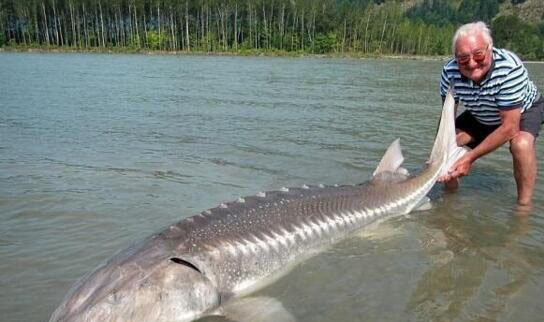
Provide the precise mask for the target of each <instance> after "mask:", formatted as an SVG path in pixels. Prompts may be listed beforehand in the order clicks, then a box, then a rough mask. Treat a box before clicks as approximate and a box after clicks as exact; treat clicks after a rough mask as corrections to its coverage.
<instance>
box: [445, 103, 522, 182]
mask: <svg viewBox="0 0 544 322" xmlns="http://www.w3.org/2000/svg"><path fill="white" fill-rule="evenodd" d="M500 115H501V122H502V123H501V125H500V126H499V127H498V128H496V129H495V131H493V132H491V134H489V135H488V136H487V137H486V138H485V139H484V140H483V141H482V142H481V143H480V144H478V146H476V147H475V148H474V149H473V150H472V151H469V152H467V153H466V154H465V155H464V156H463V157H462V158H461V159H459V160H457V162H455V164H454V165H453V166H452V168H451V169H450V171H449V174H448V175H446V176H445V177H443V178H441V180H440V181H449V180H451V179H454V178H457V177H462V176H466V175H468V173H469V172H470V168H471V166H472V163H474V161H476V160H477V159H479V158H481V157H482V156H484V155H486V154H488V153H489V152H492V151H494V150H495V149H497V148H498V147H500V146H501V145H503V144H504V143H506V142H508V141H510V140H511V139H513V138H514V137H516V136H517V135H518V134H519V121H520V119H521V108H513V109H509V110H506V111H502V112H501V113H500Z"/></svg>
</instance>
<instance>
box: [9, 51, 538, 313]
mask: <svg viewBox="0 0 544 322" xmlns="http://www.w3.org/2000/svg"><path fill="white" fill-rule="evenodd" d="M441 65H442V62H440V61H414V60H355V59H346V60H344V59H283V58H245V57H191V56H187V57H169V56H124V55H115V56H113V55H90V54H77V55H76V54H73V55H72V54H54V55H50V54H12V53H0V222H1V225H0V289H1V290H2V291H1V292H0V316H1V318H0V320H2V321H5V322H12V321H25V322H33V321H36V322H38V321H47V320H48V318H49V316H50V314H51V313H52V311H53V310H54V309H55V307H56V306H57V305H58V304H59V303H60V301H61V299H62V297H63V296H64V294H65V293H66V292H67V290H68V288H69V287H70V285H71V284H72V283H73V282H74V281H75V280H76V279H78V278H79V277H81V276H82V275H83V274H84V273H85V272H87V271H89V270H91V269H93V268H94V267H96V266H97V265H98V264H99V263H100V262H101V261H102V260H104V259H106V258H108V257H110V256H111V255H112V254H113V253H114V252H116V251H117V250H119V249H120V248H123V247H126V246H128V245H129V244H131V243H132V242H134V241H137V240H139V239H141V238H143V237H145V236H147V235H148V234H150V233H151V232H154V231H156V230H158V229H160V228H161V227H163V226H165V225H167V224H169V223H172V222H174V221H177V220H179V219H181V218H184V217H187V216H190V215H193V214H195V213H197V212H198V211H200V210H203V209H206V208H209V207H213V206H215V205H217V204H219V203H221V202H223V201H228V200H233V199H236V198H238V197H239V196H243V195H251V194H254V193H256V192H258V191H261V190H272V189H278V188H280V187H282V186H300V185H302V184H319V183H324V184H334V183H358V182H362V181H365V180H367V179H368V178H369V175H370V174H371V172H372V171H373V169H374V167H375V165H376V164H377V162H378V160H379V159H380V157H381V154H382V153H383V151H384V149H385V148H386V147H387V145H388V144H389V143H390V142H391V141H393V140H394V139H395V138H397V137H400V138H401V143H402V145H403V147H404V152H405V157H406V167H407V168H409V169H412V170H414V169H417V168H418V167H420V166H421V165H422V164H423V162H424V161H425V159H426V157H427V154H428V152H429V149H430V146H431V144H432V140H433V136H434V131H435V128H436V124H437V117H438V115H439V112H440V106H439V105H440V98H439V96H438V94H437V88H438V84H437V83H438V80H439V73H440V68H441ZM528 67H529V69H530V71H531V73H532V78H533V79H534V80H535V82H536V83H537V85H538V86H539V87H540V88H544V65H541V64H531V65H529V66H528ZM543 150H544V149H543V148H542V140H540V141H539V142H538V157H539V160H540V161H539V164H540V168H542V166H543V162H542V160H544V155H543ZM543 190H544V180H543V179H540V180H539V181H538V183H537V187H536V192H535V200H534V203H535V205H534V209H533V211H532V215H531V216H529V217H520V216H516V207H515V205H514V203H515V198H516V188H515V185H514V180H513V177H512V169H511V159H510V155H509V153H508V150H507V148H502V149H500V150H499V151H497V152H495V153H493V154H491V155H488V156H486V157H485V158H484V159H482V160H480V161H478V162H477V164H476V166H475V167H474V169H473V171H472V174H471V176H470V177H468V178H466V179H465V180H464V181H463V183H462V189H461V190H460V191H459V192H458V193H455V194H445V193H444V192H443V191H442V189H441V187H439V186H437V187H435V189H433V191H432V193H431V197H432V199H433V203H434V208H433V209H432V210H429V211H424V212H415V213H412V214H411V215H410V216H406V217H398V218H393V219H390V220H388V221H386V222H384V223H381V224H379V225H376V226H374V227H370V228H369V229H367V230H366V231H365V232H364V234H363V233H361V236H356V237H353V238H350V239H348V240H345V241H344V242H341V243H340V244H338V245H335V246H334V247H332V248H331V249H329V250H327V251H326V252H324V253H322V254H320V255H318V256H316V257H313V258H311V259H309V260H307V261H305V262H304V263H302V264H301V265H298V266H297V267H296V268H295V269H294V270H293V271H292V272H291V273H289V274H288V275H286V276H285V277H283V278H282V279H280V280H279V281H278V282H277V283H275V284H273V285H271V286H269V287H267V288H266V289H264V290H262V291H260V292H259V294H260V295H266V296H271V297H275V298H277V299H279V300H280V301H281V302H282V303H283V304H284V306H285V307H286V308H287V309H288V310H289V311H290V312H291V313H292V314H293V315H294V316H295V317H296V318H297V320H299V321H495V320H497V321H538V320H541V319H542V316H543V314H544V306H542V299H541V296H540V292H541V290H542V289H543V288H544V211H543V210H544V196H543ZM210 320H213V319H210Z"/></svg>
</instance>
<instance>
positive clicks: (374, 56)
mask: <svg viewBox="0 0 544 322" xmlns="http://www.w3.org/2000/svg"><path fill="white" fill-rule="evenodd" d="M0 52H28V53H96V54H129V55H131V54H134V55H165V56H240V57H244V56H247V57H286V58H289V57H293V58H300V57H306V58H308V57H309V58H352V59H411V60H446V59H448V58H449V57H448V56H425V55H399V54H383V55H378V54H364V53H357V52H346V53H329V54H311V53H306V52H300V51H297V52H289V51H279V50H270V51H265V50H239V51H227V52H204V51H169V50H153V49H135V48H123V47H121V48H100V47H93V48H69V47H49V48H48V47H22V46H17V47H11V46H7V47H0Z"/></svg>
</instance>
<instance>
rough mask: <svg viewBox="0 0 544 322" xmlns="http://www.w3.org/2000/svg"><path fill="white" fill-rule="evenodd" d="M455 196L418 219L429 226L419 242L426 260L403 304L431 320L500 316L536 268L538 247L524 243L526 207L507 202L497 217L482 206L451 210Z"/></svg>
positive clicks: (539, 261) (528, 223)
mask: <svg viewBox="0 0 544 322" xmlns="http://www.w3.org/2000/svg"><path fill="white" fill-rule="evenodd" d="M456 199H457V198H455V197H453V196H450V198H446V199H445V200H444V203H443V204H442V205H441V206H440V208H439V209H437V210H436V211H435V212H434V213H435V215H433V216H426V217H424V218H425V220H424V221H420V223H422V224H423V225H425V227H426V228H428V229H429V231H430V232H432V234H431V236H429V237H428V238H427V239H426V240H425V243H424V247H425V248H427V251H428V252H429V254H430V258H431V263H430V265H429V266H428V270H427V271H426V272H425V273H424V274H423V275H422V277H421V278H420V280H419V281H418V283H417V287H416V288H415V289H414V290H413V292H412V293H411V295H410V296H409V299H408V302H407V305H406V310H407V311H409V312H414V313H416V315H418V316H420V317H422V318H425V319H431V320H433V321H451V320H460V321H495V320H497V319H500V318H504V316H507V315H508V314H509V311H510V310H511V307H510V305H511V304H512V303H511V302H512V300H514V299H515V298H516V297H518V296H521V295H522V294H520V293H522V292H523V291H524V288H526V287H527V286H528V285H530V286H531V284H532V282H533V279H534V278H535V277H536V276H537V275H538V274H540V269H541V265H542V251H541V250H537V249H535V248H534V247H527V240H529V239H531V235H532V231H531V230H532V222H533V219H532V218H531V217H528V216H527V215H528V212H527V211H529V209H518V208H515V207H513V208H512V209H508V210H507V211H504V212H502V214H501V215H502V216H505V217H504V218H507V219H505V220H498V219H497V217H496V216H493V215H490V214H489V213H485V212H480V213H476V212H465V213H452V212H451V210H452V209H455V208H458V206H456V205H452V203H453V202H456V201H458V200H456ZM535 261H536V263H535ZM535 264H536V265H535Z"/></svg>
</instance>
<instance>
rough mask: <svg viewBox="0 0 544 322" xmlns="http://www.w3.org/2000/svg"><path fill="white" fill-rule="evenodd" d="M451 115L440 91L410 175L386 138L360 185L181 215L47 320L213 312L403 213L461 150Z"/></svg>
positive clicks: (79, 287)
mask: <svg viewBox="0 0 544 322" xmlns="http://www.w3.org/2000/svg"><path fill="white" fill-rule="evenodd" d="M453 113H454V112H453V98H452V97H451V93H450V94H449V95H448V97H447V98H446V101H445V104H444V109H443V112H442V119H441V122H440V126H439V130H438V133H437V137H436V139H435V143H434V146H433V150H432V152H431V157H430V158H429V161H428V162H427V163H426V165H425V167H424V169H423V170H422V171H421V172H419V173H418V174H416V175H412V176H408V175H406V174H405V173H404V172H402V171H400V168H399V165H400V163H402V154H401V153H400V146H398V141H395V142H394V143H393V144H392V146H391V147H390V149H389V150H388V152H387V153H386V156H384V159H382V162H381V163H380V166H379V167H378V170H379V171H378V170H377V173H375V176H374V178H373V179H372V180H371V181H369V182H367V183H364V184H361V185H342V186H312V187H307V186H304V187H301V188H283V189H281V190H279V191H271V192H266V193H259V194H258V195H256V196H248V197H244V198H240V199H239V200H237V201H233V202H229V203H226V204H221V205H220V206H218V207H215V208H212V209H209V210H207V211H204V212H202V213H200V214H198V215H195V216H192V217H189V218H186V219H183V220H181V221H179V222H178V223H176V224H174V225H172V226H170V227H168V228H166V229H164V230H163V231H161V232H159V233H157V234H154V235H152V236H150V237H148V238H146V239H144V240H143V241H141V242H140V243H137V244H135V245H133V246H132V247H130V248H128V249H126V250H123V251H121V252H119V253H118V254H117V255H115V256H113V257H112V258H111V259H110V260H108V261H107V262H105V263H104V264H102V265H101V266H99V267H98V268H97V269H96V270H94V271H93V272H91V273H89V274H88V275H87V276H85V277H83V278H82V279H81V280H80V281H78V282H77V283H76V284H75V285H74V286H73V287H72V289H71V291H70V292H69V293H68V294H67V296H66V298H65V299H64V301H63V302H62V303H61V305H60V306H59V307H58V308H57V310H56V311H55V312H54V313H53V315H52V317H51V319H50V322H83V321H86V322H95V321H112V322H113V321H115V322H118V321H119V322H120V321H191V320H193V319H196V318H199V317H201V316H204V315H207V314H216V313H217V312H220V310H221V307H222V306H223V305H224V304H225V303H228V302H229V301H231V300H232V299H233V298H235V297H239V296H242V295H244V294H247V293H249V292H251V291H254V290H255V289H257V288H259V287H262V286H264V285H265V284H266V283H269V282H271V281H273V280H274V277H275V276H279V275H280V274H281V273H282V272H285V271H286V270H287V269H288V268H289V267H290V266H291V267H292V265H293V264H294V263H297V261H299V260H300V259H301V258H306V257H308V256H311V255H312V254H314V253H316V252H318V251H319V250H321V249H323V248H324V247H326V246H329V245H331V244H333V243H335V242H337V241H339V240H341V239H342V238H345V237H346V236H347V235H349V234H350V233H352V232H354V231H356V230H358V229H360V228H362V227H364V226H366V225H367V224H369V223H372V222H373V221H375V220H377V219H380V218H384V217H387V216H391V215H396V214H406V213H408V212H410V211H411V210H412V209H413V208H414V207H415V206H416V205H417V204H418V203H419V202H420V201H421V200H422V199H423V198H424V197H425V195H426V194H427V193H428V192H429V190H430V189H431V188H432V187H433V185H434V184H435V182H436V180H437V178H438V177H439V176H440V175H441V174H443V173H444V172H445V170H447V169H448V168H449V165H451V164H452V163H453V162H454V161H455V160H456V159H457V158H459V157H460V155H461V154H462V151H461V150H459V148H457V146H456V144H455V129H454V125H453V122H454V115H453ZM397 146H398V147H397ZM390 150H391V151H390ZM390 159H394V160H393V161H390ZM384 160H385V161H384ZM391 164H392V165H391Z"/></svg>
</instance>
